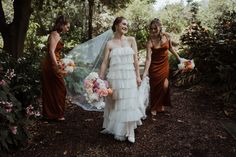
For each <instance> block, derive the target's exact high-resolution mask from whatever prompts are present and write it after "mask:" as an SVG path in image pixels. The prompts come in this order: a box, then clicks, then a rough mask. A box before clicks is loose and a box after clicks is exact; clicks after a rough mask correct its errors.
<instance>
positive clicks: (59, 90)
mask: <svg viewBox="0 0 236 157" xmlns="http://www.w3.org/2000/svg"><path fill="white" fill-rule="evenodd" d="M63 46H64V44H63V43H62V42H61V41H59V42H58V43H57V46H56V49H55V51H54V53H55V56H56V59H57V61H58V60H59V59H60V53H61V50H62V48H63ZM41 83H42V105H43V113H42V114H43V116H44V117H45V118H47V119H58V118H62V117H64V111H65V99H66V86H65V82H64V79H63V76H62V75H61V74H60V73H58V71H57V70H56V68H54V67H53V65H52V60H51V57H50V54H49V45H48V51H47V54H46V57H45V59H44V60H43V62H42V75H41Z"/></svg>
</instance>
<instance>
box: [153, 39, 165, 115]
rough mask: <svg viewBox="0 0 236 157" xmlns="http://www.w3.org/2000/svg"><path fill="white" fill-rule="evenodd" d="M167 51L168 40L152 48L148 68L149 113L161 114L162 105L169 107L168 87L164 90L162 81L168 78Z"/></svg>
mask: <svg viewBox="0 0 236 157" xmlns="http://www.w3.org/2000/svg"><path fill="white" fill-rule="evenodd" d="M168 49H169V41H168V40H167V41H166V42H165V43H163V44H162V45H161V47H160V48H152V55H151V64H150V67H149V77H150V104H151V111H157V112H161V110H162V107H163V106H164V105H165V106H166V105H170V94H169V87H168V89H167V90H164V81H165V79H167V78H168V77H169V62H168Z"/></svg>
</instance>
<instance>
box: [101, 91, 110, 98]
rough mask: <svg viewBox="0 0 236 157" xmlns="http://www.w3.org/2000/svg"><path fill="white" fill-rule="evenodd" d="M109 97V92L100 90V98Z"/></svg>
mask: <svg viewBox="0 0 236 157" xmlns="http://www.w3.org/2000/svg"><path fill="white" fill-rule="evenodd" d="M107 95H108V91H107V90H100V91H99V96H100V97H102V96H107Z"/></svg>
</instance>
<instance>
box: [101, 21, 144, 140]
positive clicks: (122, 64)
mask: <svg viewBox="0 0 236 157" xmlns="http://www.w3.org/2000/svg"><path fill="white" fill-rule="evenodd" d="M112 30H113V32H114V36H113V38H112V39H111V40H109V41H108V42H107V43H106V46H105V50H104V56H103V62H102V64H101V67H100V73H99V76H100V77H101V78H102V79H105V77H106V79H107V80H108V81H109V83H110V86H111V88H112V89H113V94H112V96H110V97H107V98H106V105H105V109H104V121H103V128H104V130H103V131H102V133H109V134H113V135H114V138H115V139H117V140H120V141H124V140H126V138H128V141H130V142H131V143H134V142H135V133H134V130H135V129H136V128H137V125H139V124H141V121H140V120H141V118H142V117H143V116H144V115H143V113H142V112H141V110H140V108H139V107H140V106H139V105H138V86H139V85H140V84H141V78H140V73H139V64H138V58H137V45H136V41H135V38H134V37H130V36H125V34H126V33H127V32H128V23H127V20H126V19H125V18H124V17H117V18H116V19H115V20H114V22H113V25H112ZM108 67H109V69H108V73H107V75H106V76H105V74H106V70H107V68H108Z"/></svg>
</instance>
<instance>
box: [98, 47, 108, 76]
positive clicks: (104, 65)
mask: <svg viewBox="0 0 236 157" xmlns="http://www.w3.org/2000/svg"><path fill="white" fill-rule="evenodd" d="M109 53H110V48H109V46H108V43H107V44H106V46H105V50H104V58H103V61H102V64H101V67H100V72H99V77H100V78H101V79H104V78H105V72H106V70H107V66H108V64H109Z"/></svg>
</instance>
